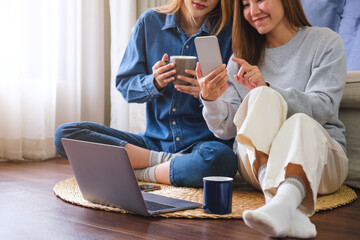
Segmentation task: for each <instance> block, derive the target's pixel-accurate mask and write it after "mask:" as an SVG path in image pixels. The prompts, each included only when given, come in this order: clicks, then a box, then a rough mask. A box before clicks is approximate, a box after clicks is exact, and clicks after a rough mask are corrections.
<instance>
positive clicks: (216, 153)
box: [199, 142, 237, 176]
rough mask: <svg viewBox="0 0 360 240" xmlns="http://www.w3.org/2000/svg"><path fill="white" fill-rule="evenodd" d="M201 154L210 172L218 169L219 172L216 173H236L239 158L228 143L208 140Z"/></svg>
mask: <svg viewBox="0 0 360 240" xmlns="http://www.w3.org/2000/svg"><path fill="white" fill-rule="evenodd" d="M199 154H200V155H201V157H202V158H203V159H204V162H205V166H206V168H208V169H210V172H212V171H214V170H216V171H217V172H218V173H217V174H216V175H219V174H224V175H226V176H228V175H229V174H230V175H232V174H234V175H235V173H236V170H237V158H236V155H235V153H234V151H233V150H232V149H231V148H230V147H228V146H227V145H225V144H223V143H221V142H207V143H205V144H203V145H202V146H201V149H200V150H199Z"/></svg>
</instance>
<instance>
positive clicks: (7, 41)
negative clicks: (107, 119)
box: [0, 0, 120, 160]
mask: <svg viewBox="0 0 360 240" xmlns="http://www.w3.org/2000/svg"><path fill="white" fill-rule="evenodd" d="M106 1H107V0H105V2H104V0H31V1H29V0H0V29H1V37H0V159H7V160H12V159H35V160H44V159H49V158H52V157H54V156H55V155H56V152H55V149H54V144H53V136H54V131H55V128H56V127H57V126H58V125H59V124H61V123H65V122H72V121H80V120H89V121H94V122H98V123H104V116H105V103H104V102H105V86H107V85H106V82H105V78H106V66H105V62H106V60H105V56H106V51H107V49H106V41H108V39H107V37H106V28H105V27H104V25H105V22H106V21H105V19H106V16H105V13H106V11H105V8H106V7H108V5H107V4H106ZM119 2H120V1H119ZM106 80H108V79H106Z"/></svg>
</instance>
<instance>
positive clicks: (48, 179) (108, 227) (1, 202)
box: [0, 158, 360, 240]
mask: <svg viewBox="0 0 360 240" xmlns="http://www.w3.org/2000/svg"><path fill="white" fill-rule="evenodd" d="M69 177H72V171H71V168H70V165H69V163H68V161H67V160H65V159H62V158H58V159H54V160H49V161H45V162H0V239H11V240H13V239H36V240H38V239H62V240H63V239H268V238H267V237H265V236H264V235H262V234H260V233H258V232H257V231H254V230H252V229H250V228H248V227H247V226H246V225H245V224H244V222H243V221H242V220H200V219H164V218H152V217H141V216H137V215H127V214H119V213H113V212H105V211H100V210H93V209H87V208H83V207H79V206H75V205H72V204H69V203H66V202H64V201H62V200H61V199H59V198H57V197H56V196H55V194H54V193H53V190H52V189H53V187H54V185H55V184H56V183H57V182H59V181H61V180H63V179H67V178H69ZM356 192H357V194H358V195H359V192H360V191H359V190H356ZM311 221H312V222H313V223H315V225H316V226H317V231H318V236H317V238H316V239H327V240H329V239H341V240H349V239H360V200H356V201H355V202H353V203H351V204H349V205H347V206H344V207H340V208H337V209H334V210H331V211H322V212H319V213H316V214H315V215H314V216H313V217H311Z"/></svg>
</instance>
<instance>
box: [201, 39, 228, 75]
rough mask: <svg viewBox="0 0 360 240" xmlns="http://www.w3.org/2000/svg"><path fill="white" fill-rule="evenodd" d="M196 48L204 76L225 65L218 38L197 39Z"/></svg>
mask: <svg viewBox="0 0 360 240" xmlns="http://www.w3.org/2000/svg"><path fill="white" fill-rule="evenodd" d="M195 48H196V52H197V55H198V58H199V62H200V67H201V72H202V74H203V76H206V75H208V74H209V73H210V72H212V71H213V70H215V69H216V68H217V67H219V66H220V65H221V64H223V61H222V58H221V52H220V47H219V42H218V39H217V37H216V36H206V37H197V38H195Z"/></svg>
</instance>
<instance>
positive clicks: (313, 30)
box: [302, 27, 342, 46]
mask: <svg viewBox="0 0 360 240" xmlns="http://www.w3.org/2000/svg"><path fill="white" fill-rule="evenodd" d="M302 31H303V32H304V38H305V40H307V41H308V42H310V43H312V44H316V43H317V44H318V45H323V46H326V45H328V44H342V38H341V37H340V35H339V34H338V33H336V32H334V31H333V30H331V29H330V28H327V27H305V28H302Z"/></svg>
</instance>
